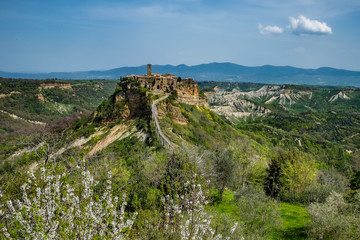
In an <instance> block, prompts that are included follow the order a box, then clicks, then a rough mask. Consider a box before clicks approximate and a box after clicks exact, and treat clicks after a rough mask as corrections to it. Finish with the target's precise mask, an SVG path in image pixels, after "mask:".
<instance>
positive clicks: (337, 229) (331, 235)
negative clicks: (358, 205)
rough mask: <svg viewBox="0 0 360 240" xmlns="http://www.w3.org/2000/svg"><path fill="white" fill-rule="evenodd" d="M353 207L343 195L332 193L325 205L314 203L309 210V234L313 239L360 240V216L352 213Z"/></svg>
mask: <svg viewBox="0 0 360 240" xmlns="http://www.w3.org/2000/svg"><path fill="white" fill-rule="evenodd" d="M351 209H352V206H351V205H349V204H347V203H346V202H345V201H344V198H343V196H342V195H341V194H339V193H336V192H331V194H330V196H329V197H328V198H327V199H326V201H325V203H313V204H311V205H310V206H309V207H308V208H307V210H308V212H309V214H310V216H311V221H310V223H309V224H308V226H307V234H308V236H309V237H310V238H311V239H358V236H359V234H360V228H359V226H356V224H359V221H360V218H359V215H358V216H356V215H355V214H353V213H352V212H351Z"/></svg>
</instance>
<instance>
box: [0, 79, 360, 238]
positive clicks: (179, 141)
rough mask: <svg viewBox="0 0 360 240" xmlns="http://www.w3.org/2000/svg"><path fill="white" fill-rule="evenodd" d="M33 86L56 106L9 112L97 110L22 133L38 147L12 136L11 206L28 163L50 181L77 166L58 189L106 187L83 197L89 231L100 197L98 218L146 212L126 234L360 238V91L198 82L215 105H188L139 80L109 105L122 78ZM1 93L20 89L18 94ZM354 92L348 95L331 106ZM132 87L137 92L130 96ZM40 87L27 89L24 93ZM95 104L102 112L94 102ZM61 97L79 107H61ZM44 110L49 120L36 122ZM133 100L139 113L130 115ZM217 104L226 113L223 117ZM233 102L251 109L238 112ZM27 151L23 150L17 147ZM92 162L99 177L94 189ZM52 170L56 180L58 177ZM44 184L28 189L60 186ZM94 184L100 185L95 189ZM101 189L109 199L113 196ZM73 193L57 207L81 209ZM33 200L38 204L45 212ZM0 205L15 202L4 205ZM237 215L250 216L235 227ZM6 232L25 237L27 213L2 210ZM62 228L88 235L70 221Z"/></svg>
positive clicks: (7, 174) (2, 176)
mask: <svg viewBox="0 0 360 240" xmlns="http://www.w3.org/2000/svg"><path fill="white" fill-rule="evenodd" d="M19 81H21V80H19ZM126 81H129V79H122V83H123V84H125V82H126ZM30 82H31V83H32V84H33V85H34V86H33V87H32V88H31V89H33V90H32V91H33V93H32V94H38V93H39V92H41V94H42V95H43V97H44V99H46V101H44V102H37V103H36V104H34V106H33V105H26V104H27V103H26V102H27V101H26V100H20V99H18V101H17V103H18V105H17V108H15V107H13V108H11V104H9V103H2V104H4V105H2V106H4V108H5V106H7V107H8V108H6V109H5V110H6V111H8V112H10V111H15V109H17V110H16V111H17V112H13V113H17V114H18V115H19V116H22V117H23V118H24V119H25V117H27V118H26V119H32V120H38V121H39V120H43V121H48V120H51V116H53V115H52V114H54V112H56V111H55V110H54V109H58V110H57V113H56V114H55V115H54V116H56V117H55V118H61V117H66V116H67V115H69V114H71V113H73V112H74V111H79V110H80V111H82V112H86V113H87V116H84V117H82V118H81V119H79V120H77V121H76V122H75V123H74V124H72V125H71V126H68V127H67V128H66V129H63V130H61V129H60V128H56V129H55V130H54V129H48V130H47V131H46V132H39V133H37V134H33V135H32V136H24V134H22V133H21V132H19V133H18V134H19V135H18V136H19V137H18V138H17V139H21V140H22V142H27V143H31V144H32V145H31V146H33V147H32V149H30V148H28V149H25V148H23V147H24V146H25V145H21V144H16V143H15V144H14V143H11V142H8V143H7V144H6V145H5V144H3V145H2V147H1V150H2V152H3V158H2V160H1V162H0V181H1V182H2V184H1V189H2V192H3V196H0V197H1V198H2V201H3V202H4V201H5V200H9V199H17V198H19V196H21V194H22V191H21V188H20V186H21V185H22V184H23V183H24V182H25V181H26V179H27V178H28V177H27V173H26V172H27V171H28V170H30V171H31V172H33V173H34V175H35V176H37V177H39V181H40V180H41V179H42V178H41V177H40V176H42V175H44V174H47V173H51V174H64V173H67V174H64V175H61V176H62V177H59V179H63V181H64V184H63V185H61V187H59V189H60V190H59V191H62V193H61V194H63V195H64V196H67V194H69V190H66V184H65V183H67V184H69V185H70V186H73V188H74V189H75V190H74V194H75V195H76V194H80V193H81V192H82V191H84V189H85V190H86V189H89V190H87V191H88V195H87V196H94V197H93V198H92V199H90V197H89V198H79V199H80V200H79V201H81V204H80V205H79V206H78V207H79V208H80V209H81V211H79V213H78V214H79V216H82V217H78V218H76V219H75V220H74V221H76V222H77V224H79V226H90V225H91V224H95V222H96V221H95V220H94V218H89V219H88V216H90V215H91V214H90V213H89V211H90V210H89V209H91V208H90V207H89V206H90V205H88V204H90V202H93V203H92V204H93V205H91V206H97V207H98V209H102V208H101V207H100V206H102V207H105V208H106V207H108V210H99V213H101V211H105V212H106V211H108V212H109V214H110V212H111V211H113V210H114V209H117V210H118V211H119V213H120V212H122V211H123V212H124V218H123V219H130V218H131V216H133V214H134V213H135V212H136V213H137V214H138V215H137V216H136V218H134V222H130V223H131V224H130V223H129V225H127V226H128V227H125V228H123V229H122V233H123V234H125V235H126V238H125V239H191V236H199V235H197V234H200V233H201V234H203V235H201V237H198V238H197V239H214V237H215V236H217V237H218V238H219V239H220V236H218V234H221V235H222V237H225V236H229V237H230V239H243V238H244V239H307V238H309V239H357V237H358V236H359V234H360V232H359V231H360V229H359V226H358V223H359V222H360V211H359V210H360V198H359V196H360V192H359V191H360V190H359V189H360V184H359V177H360V175H359V170H360V155H359V148H360V146H359V143H360V139H359V137H360V125H359V124H360V118H359V113H360V109H359V105H358V103H359V100H360V95H359V90H358V89H355V88H354V89H344V88H339V89H337V88H325V87H324V88H319V87H308V86H296V85H286V86H276V87H274V86H273V85H271V86H268V85H262V84H248V83H244V84H240V83H236V84H232V83H215V82H208V83H202V84H200V87H201V89H202V91H203V93H202V94H200V95H201V96H207V98H208V100H209V103H210V105H209V108H208V107H206V106H202V105H198V106H196V105H189V104H186V103H183V102H181V101H180V100H179V99H180V98H179V97H178V94H177V93H176V92H174V91H173V92H169V93H168V94H169V96H168V97H164V96H163V95H157V94H153V93H150V92H149V90H148V89H145V88H141V87H139V86H138V84H133V83H132V84H131V85H127V86H129V87H128V88H121V87H119V86H122V85H121V83H120V85H118V87H117V88H116V90H115V84H114V85H112V91H109V93H108V95H107V97H106V99H105V100H102V96H104V95H101V94H100V93H99V92H98V91H101V93H105V92H107V91H105V89H107V87H105V86H107V84H108V88H109V89H110V85H111V84H113V83H114V82H102V81H100V82H93V81H80V82H77V81H74V82H70V83H71V87H72V90H71V89H58V88H57V87H54V88H51V89H43V90H41V91H39V84H40V82H38V81H34V82H32V81H30ZM101 83H103V84H104V85H103V89H102V90H99V89H97V90H94V89H95V84H97V85H96V86H98V85H99V84H101ZM77 84H79V85H77ZM1 86H3V84H2V85H1ZM263 87H264V88H263ZM96 88H97V87H96ZM19 89H20V90H18V91H19V92H22V91H24V92H25V89H21V88H20V87H19ZM234 89H235V90H234ZM259 89H262V90H261V91H258V90H259ZM114 90H115V92H114ZM2 91H3V92H4V94H10V93H11V91H14V90H12V89H10V88H9V87H8V88H3V90H2ZM342 91H346V92H345V95H344V94H340V95H341V96H340V95H338V98H337V99H335V100H333V101H330V99H332V97H333V96H336V95H337V94H339V93H340V92H342ZM310 92H311V93H310ZM72 93H75V96H73V95H72ZM310 94H311V97H310ZM125 95H126V96H127V98H120V97H121V96H125ZM30 96H31V94H30V90H29V94H28V95H27V94H25V95H24V98H25V97H26V98H27V99H30ZM80 96H82V97H80ZM91 96H92V97H91ZM94 96H96V97H94ZM99 96H101V97H99ZM109 96H110V97H109ZM135 96H136V99H137V100H136V101H135V100H134V99H135ZM344 96H346V97H344ZM17 97H20V96H17V94H12V95H11V96H10V98H11V99H16V98H17ZM161 97H164V100H163V101H160V102H158V103H157V104H156V107H157V112H158V118H159V124H160V126H161V129H162V133H163V134H164V135H165V136H166V137H167V138H168V139H169V141H171V142H172V144H173V145H174V148H167V147H164V145H162V144H161V142H160V138H159V134H158V130H157V128H156V125H155V124H154V120H153V118H152V104H153V103H154V101H155V100H157V99H159V98H161ZM7 98H9V97H7ZM90 98H92V100H91V101H90V100H89V99H90ZM3 99H5V98H2V99H0V100H3ZM37 99H38V98H37ZM86 99H88V102H86ZM129 99H130V100H129ZM270 99H272V101H270V102H269V100H270ZM82 101H84V104H85V103H87V105H82ZM96 101H97V107H93V108H92V110H91V107H92V106H93V105H92V104H95V102H96ZM33 102H35V101H33ZM55 102H56V104H64V105H65V106H72V107H76V108H77V110H72V111H71V110H70V111H68V112H66V111H63V112H61V111H59V108H56V107H55V106H57V105H56V104H55ZM266 102H267V103H266ZM234 103H236V104H234ZM6 104H7V105H6ZM47 104H49V105H47ZM131 104H135V105H136V106H135V107H134V106H131ZM231 104H232V105H231ZM25 106H26V107H25ZM29 106H30V107H29ZM244 106H246V107H244ZM219 107H220V108H219ZM260 107H261V108H260ZM36 108H39V109H40V110H38V111H39V112H40V113H41V114H40V116H41V118H40V117H39V118H35V117H32V116H34V115H33V113H34V111H35V112H36V110H35V109H36ZM80 108H81V109H80ZM62 109H66V107H65V108H62ZM69 109H70V107H69ZM72 109H74V108H72ZM134 109H135V110H137V111H138V110H139V109H140V112H137V113H134V112H132V111H134ZM219 109H220V110H222V109H225V110H226V111H222V113H224V114H217V113H216V111H219ZM229 109H231V111H235V112H240V111H243V112H242V114H238V115H234V114H233V115H231V114H232V113H233V112H231V111H230V110H229ZM264 109H268V110H269V111H264ZM52 111H53V112H52ZM244 111H249V112H244ZM89 113H91V114H89ZM245 113H246V114H245ZM1 114H3V115H4V116H3V117H2V119H3V120H1V121H3V123H4V129H5V130H3V131H2V132H1V135H2V137H3V138H4V139H6V140H9V139H14V138H13V136H10V135H6V133H7V132H8V131H9V130H6V129H7V128H10V127H7V125H6V124H7V122H9V121H10V118H9V115H7V114H4V113H0V116H1ZM244 116H245V117H244ZM62 119H64V120H65V119H66V118H62ZM21 121H22V120H16V121H13V123H11V124H13V125H11V127H13V128H15V129H16V128H18V127H20V125H21ZM26 124H30V125H31V123H26ZM2 126H3V125H2ZM9 126H10V125H9ZM20 136H21V137H20ZM5 146H6V147H5ZM165 146H166V145H165ZM20 149H22V150H23V151H22V152H20V153H19V154H18V155H12V154H13V153H14V151H15V150H17V151H18V152H19V150H20ZM42 167H44V169H42ZM87 171H89V173H91V175H92V176H93V177H94V179H95V180H96V181H98V184H93V185H91V178H87V177H86V176H88V175H87V174H88V173H87ZM49 179H50V180H49V181H50V182H51V181H54V184H55V180H56V178H51V177H50V178H49ZM41 181H42V180H41ZM41 181H40V183H38V185H37V186H33V185H32V184H33V183H32V182H28V184H29V186H31V188H29V189H28V191H29V193H28V194H29V198H30V197H35V198H36V191H37V190H36V188H37V187H38V186H44V187H46V186H47V184H49V183H46V181H45V180H44V181H45V182H41ZM85 183H86V184H90V185H91V186H90V185H89V186H90V187H89V188H88V187H87V186H86V185H84V186H83V185H82V184H85ZM109 184H110V185H111V187H109ZM52 186H53V187H52V188H49V190H48V191H55V190H56V189H57V187H56V186H57V185H56V184H55V185H52ZM44 189H46V188H44ZM51 189H52V190H51ZM35 190H36V191H35ZM70 192H71V191H70ZM85 192H86V191H85ZM71 194H72V193H71ZM92 194H93V195H92ZM103 194H106V196H107V198H104V199H102V198H101V196H104V195H103ZM109 194H110V195H109ZM123 194H126V198H125V199H124V201H125V202H126V203H127V205H126V207H125V205H124V207H122V206H121V205H116V204H115V205H113V204H112V203H113V202H111V201H112V200H111V199H112V198H111V197H115V196H118V197H119V199H120V200H121V199H122V196H123ZM56 196H57V195H56ZM81 196H83V195H81ZM59 199H60V198H58V197H56V199H55V200H54V201H55V202H56V201H59ZM66 199H67V198H66ZM66 199H65V200H64V201H65V202H64V203H63V204H64V205H60V206H59V208H61V209H62V208H64V209H63V210H62V211H63V212H67V211H68V209H69V208H68V207H67V206H70V205H71V206H73V207H74V208H77V207H76V206H75V205H72V204H73V203H71V202H69V200H68V199H67V200H66ZM105 199H107V200H105ZM120 202H121V201H120ZM97 203H99V204H100V205H96V204H97ZM34 204H35V203H34ZM35 205H36V204H35ZM35 205H34V206H33V207H31V209H32V210H31V211H33V212H34V211H35V212H36V211H37V209H38V208H40V207H38V206H37V205H36V206H35ZM114 206H115V207H114ZM116 206H117V207H116ZM0 208H1V209H3V211H8V210H6V207H5V205H3V206H1V205H0ZM121 209H123V210H121ZM81 212H82V213H83V215H81ZM87 213H89V214H88V215H86V214H87ZM21 214H25V213H21ZM94 214H97V213H94ZM55 215H56V216H58V215H57V212H56V211H55ZM110 215H111V214H110ZM110 215H109V216H110ZM24 216H27V217H28V218H27V219H29V221H30V220H31V219H32V218H31V216H28V215H26V214H25V215H24ZM96 216H98V217H99V219H100V218H101V219H103V223H104V225H98V226H99V229H100V228H101V229H102V228H104V229H107V231H108V234H109V235H106V237H104V236H105V235H104V236H103V237H100V236H102V235H99V236H98V238H99V239H102V238H108V239H111V237H110V233H111V234H112V233H113V231H114V230H115V227H114V225H112V223H111V221H113V220H114V219H116V218H115V217H114V216H112V215H111V216H110V217H106V216H108V215H106V214H104V215H101V217H100V215H96ZM121 216H122V215H121ZM210 216H211V217H210ZM123 219H122V220H121V219H120V220H119V219H117V220H116V221H120V222H121V221H123ZM210 219H211V221H209V220H210ZM33 221H34V222H35V223H36V224H35V225H36V226H37V228H38V229H39V232H41V231H42V229H45V228H44V226H45V225H44V224H42V218H41V219H40V220H39V219H38V218H35V219H34V220H33ZM51 221H52V220H51ZM51 221H50V222H51ZM57 221H59V222H61V227H62V228H64V229H69V226H70V225H71V224H70V225H69V222H67V220H64V219H63V218H59V219H58V220H57ZM114 221H115V220H114ZM235 223H237V224H238V225H237V227H236V228H234V229H232V228H233V226H234V225H236V224H235ZM91 226H92V225H91ZM0 227H1V228H3V227H6V229H8V231H7V232H8V233H9V234H10V235H11V236H12V237H13V238H22V237H25V233H24V232H26V231H25V230H24V229H25V228H24V229H22V227H21V222H20V221H19V220H16V221H13V222H11V223H7V217H6V216H2V215H1V216H0ZM196 229H197V230H196ZM75 233H76V231H75V230H74V234H75ZM61 234H64V236H72V238H74V239H76V237H75V236H73V235H71V233H70V232H65V230H64V232H61ZM66 234H68V235H66ZM186 234H188V235H186ZM4 239H6V238H4ZM223 239H225V238H223Z"/></svg>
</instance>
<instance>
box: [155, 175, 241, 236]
mask: <svg viewBox="0 0 360 240" xmlns="http://www.w3.org/2000/svg"><path fill="white" fill-rule="evenodd" d="M195 178H196V175H195ZM195 178H194V179H193V180H192V181H191V182H189V181H188V182H186V183H185V191H184V194H183V195H181V196H180V197H178V196H176V199H175V200H173V199H171V197H170V196H169V195H167V196H166V197H163V198H162V199H161V201H162V203H163V205H164V210H165V222H164V228H165V229H166V230H169V231H170V233H172V234H180V239H181V240H202V239H209V240H220V239H230V237H229V236H228V237H223V236H222V235H221V234H216V232H215V230H214V229H213V228H212V227H211V219H212V216H208V215H207V214H206V212H205V207H206V205H207V204H208V201H207V200H206V197H205V194H204V192H203V190H202V187H201V185H200V184H197V183H196V181H195ZM237 225H238V223H237V222H235V224H234V226H233V227H232V228H231V230H230V234H233V233H234V231H235V229H236V227H237ZM239 239H242V238H239Z"/></svg>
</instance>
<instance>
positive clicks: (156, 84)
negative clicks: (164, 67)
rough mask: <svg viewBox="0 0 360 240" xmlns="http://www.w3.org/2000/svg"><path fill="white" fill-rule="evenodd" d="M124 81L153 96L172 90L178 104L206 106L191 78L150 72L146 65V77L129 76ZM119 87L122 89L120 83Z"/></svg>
mask: <svg viewBox="0 0 360 240" xmlns="http://www.w3.org/2000/svg"><path fill="white" fill-rule="evenodd" d="M125 79H131V80H133V81H136V82H138V83H139V87H141V88H146V89H148V90H150V92H151V93H153V94H158V95H160V94H166V93H170V92H172V91H174V90H176V92H177V96H178V100H179V102H183V103H187V104H190V105H207V103H206V101H205V100H204V99H200V98H199V85H198V84H197V82H195V81H194V79H192V78H183V79H181V78H180V77H176V76H174V75H173V74H170V73H167V74H164V75H162V74H160V73H154V74H153V73H152V72H151V64H148V65H147V75H129V76H126V77H125ZM119 85H120V86H121V87H123V84H122V82H121V81H120V83H119Z"/></svg>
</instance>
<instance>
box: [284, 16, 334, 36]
mask: <svg viewBox="0 0 360 240" xmlns="http://www.w3.org/2000/svg"><path fill="white" fill-rule="evenodd" d="M288 28H290V29H291V30H292V32H293V33H294V34H296V35H329V34H332V29H331V27H329V26H328V25H327V24H326V22H319V21H318V20H312V19H309V18H307V17H305V16H303V15H299V18H294V17H290V25H289V26H288Z"/></svg>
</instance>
